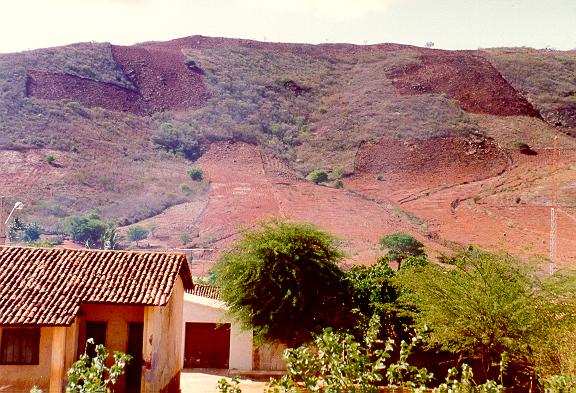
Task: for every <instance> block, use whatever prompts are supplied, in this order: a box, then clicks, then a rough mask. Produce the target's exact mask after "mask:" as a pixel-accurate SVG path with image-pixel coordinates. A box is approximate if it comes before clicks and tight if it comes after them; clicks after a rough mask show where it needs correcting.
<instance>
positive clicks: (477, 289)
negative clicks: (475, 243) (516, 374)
mask: <svg viewBox="0 0 576 393" xmlns="http://www.w3.org/2000/svg"><path fill="white" fill-rule="evenodd" d="M451 264H452V266H450V267H449V268H448V269H443V268H440V267H439V266H437V265H432V264H429V265H425V266H415V267H413V268H411V269H409V270H408V271H405V272H403V273H402V274H400V275H399V276H398V280H399V282H400V284H401V285H402V286H403V287H404V288H406V289H407V290H408V292H405V293H404V301H405V302H408V303H411V304H413V305H414V306H415V307H416V310H417V312H416V313H414V318H415V320H416V322H417V324H418V325H419V326H420V327H421V328H424V327H426V328H428V329H429V331H428V334H427V335H426V336H425V337H427V340H428V342H429V343H431V344H437V345H440V346H441V347H442V348H443V349H445V350H449V351H452V352H456V353H464V354H467V355H468V356H470V357H473V358H474V357H476V358H478V359H479V360H480V361H481V363H482V364H483V365H484V371H485V372H486V373H487V374H486V376H490V375H489V374H490V372H497V371H496V370H495V368H494V367H493V365H494V364H497V363H498V361H499V360H500V357H501V356H502V354H503V353H504V352H508V353H509V354H510V355H511V356H513V357H515V358H516V359H522V358H524V357H525V355H527V354H528V351H529V348H530V343H531V342H532V340H533V339H535V338H537V337H538V335H539V333H540V332H541V328H542V326H543V324H542V321H541V320H540V318H539V316H538V313H537V308H538V306H537V305H538V300H537V298H536V295H535V293H537V291H536V289H537V287H538V284H537V283H536V282H535V281H533V279H532V276H531V275H529V274H527V272H526V271H524V270H522V269H521V268H520V267H521V266H520V262H519V261H518V260H516V259H514V258H512V257H510V256H508V255H496V254H489V253H486V252H482V251H477V250H471V251H468V252H466V253H462V254H460V255H457V256H455V257H454V258H452V259H451ZM491 376H492V377H494V375H491Z"/></svg>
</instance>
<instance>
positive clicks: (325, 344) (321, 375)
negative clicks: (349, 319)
mask: <svg viewBox="0 0 576 393" xmlns="http://www.w3.org/2000/svg"><path fill="white" fill-rule="evenodd" d="M379 330H380V326H379V323H378V318H377V317H375V318H374V319H372V320H371V323H370V327H369V329H368V330H367V331H366V332H365V335H364V339H363V341H358V340H357V339H356V338H354V336H353V335H351V334H348V333H341V332H336V331H333V330H332V329H331V328H326V329H324V331H323V332H322V333H320V334H318V335H317V336H316V337H315V338H314V340H313V341H312V342H311V343H310V344H307V345H303V346H300V347H298V348H294V349H287V350H286V351H285V352H284V360H285V361H286V375H284V376H283V377H282V378H281V379H280V380H278V381H274V380H272V381H271V387H272V389H274V388H275V389H276V391H278V390H279V389H282V390H283V391H284V392H296V391H298V386H299V384H302V385H303V387H305V388H306V389H308V391H310V392H316V391H321V390H322V391H326V392H333V393H337V392H342V393H343V392H356V391H358V392H378V388H377V386H376V384H379V383H381V381H382V380H383V376H382V374H383V372H384V371H385V369H386V364H385V362H386V360H387V359H388V358H389V357H390V352H391V351H392V349H393V347H392V342H390V341H388V342H386V344H385V346H384V348H379V346H378V341H377V336H378V332H379ZM322 387H325V388H324V389H322Z"/></svg>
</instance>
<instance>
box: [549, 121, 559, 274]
mask: <svg viewBox="0 0 576 393" xmlns="http://www.w3.org/2000/svg"><path fill="white" fill-rule="evenodd" d="M557 173H558V129H557V128H556V127H554V146H553V151H552V201H551V208H550V274H553V273H554V270H556V260H557V258H558V217H557V212H556V210H557V208H558V178H557Z"/></svg>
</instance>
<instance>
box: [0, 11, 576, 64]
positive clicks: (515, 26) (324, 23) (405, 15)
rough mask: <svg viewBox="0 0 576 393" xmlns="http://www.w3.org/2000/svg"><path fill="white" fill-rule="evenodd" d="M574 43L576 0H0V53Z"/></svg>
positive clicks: (561, 46) (567, 45) (566, 45)
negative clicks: (93, 47) (256, 44)
mask: <svg viewBox="0 0 576 393" xmlns="http://www.w3.org/2000/svg"><path fill="white" fill-rule="evenodd" d="M196 34H199V35H206V36H217V37H233V38H248V39H254V40H259V41H275V42H304V43H323V42H331V43H335V42H348V43H356V44H371V43H382V42H395V43H402V44H412V45H419V46H424V45H425V44H426V43H427V42H433V43H434V46H435V47H436V48H443V49H477V48H488V47H502V46H529V47H534V48H546V47H550V48H554V49H562V50H566V49H574V48H576V0H289V1H284V0H0V53H6V52H17V51H22V50H28V49H35V48H43V47H51V46H57V45H65V44H70V43H74V42H82V41H98V42H104V41H107V42H112V43H114V44H124V45H129V44H134V43H137V42H143V41H164V40H169V39H173V38H179V37H184V36H189V35H196Z"/></svg>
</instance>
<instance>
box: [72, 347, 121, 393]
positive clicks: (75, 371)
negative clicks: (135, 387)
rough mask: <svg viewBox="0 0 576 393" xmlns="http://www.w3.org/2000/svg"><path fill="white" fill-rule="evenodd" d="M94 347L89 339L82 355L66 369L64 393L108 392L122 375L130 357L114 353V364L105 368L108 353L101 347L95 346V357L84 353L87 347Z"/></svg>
mask: <svg viewBox="0 0 576 393" xmlns="http://www.w3.org/2000/svg"><path fill="white" fill-rule="evenodd" d="M89 344H90V345H94V340H93V339H92V338H89V339H88V341H87V342H86V347H85V349H84V353H83V354H82V355H80V359H78V360H77V361H76V362H74V364H72V367H70V369H68V372H67V376H68V384H67V385H66V393H92V392H109V391H111V389H112V386H113V385H114V384H115V383H116V382H118V379H119V378H120V376H121V375H122V374H124V368H125V367H126V365H127V364H128V363H129V362H130V360H131V359H132V356H131V355H128V354H125V353H122V352H114V355H113V359H114V362H113V363H112V365H111V366H109V367H108V366H107V365H106V364H109V362H107V361H106V359H107V358H108V354H109V351H108V349H107V348H106V347H105V346H104V345H102V344H98V345H96V348H95V351H96V356H94V358H91V357H90V356H89V355H88V354H87V353H86V352H87V348H88V345H89Z"/></svg>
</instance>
